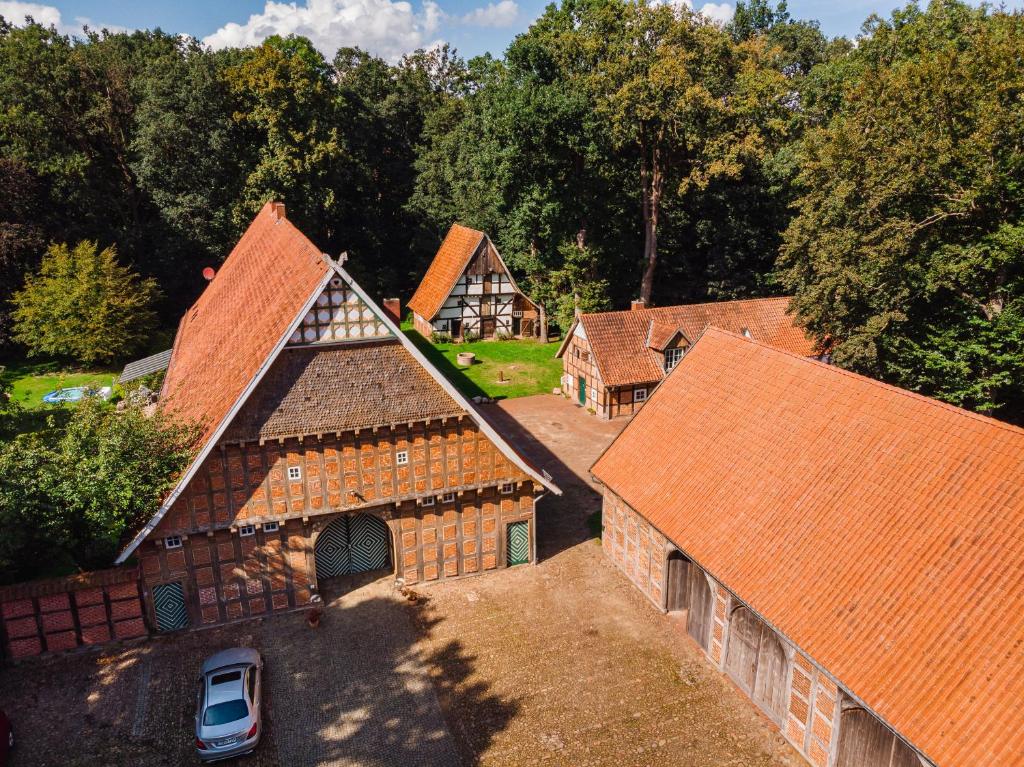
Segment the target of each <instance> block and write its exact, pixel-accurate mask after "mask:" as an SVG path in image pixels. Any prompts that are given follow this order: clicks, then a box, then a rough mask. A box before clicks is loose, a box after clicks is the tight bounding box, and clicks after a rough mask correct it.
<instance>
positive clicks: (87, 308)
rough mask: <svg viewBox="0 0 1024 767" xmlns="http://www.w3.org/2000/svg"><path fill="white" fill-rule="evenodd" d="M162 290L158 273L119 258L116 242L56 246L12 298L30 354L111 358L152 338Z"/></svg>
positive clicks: (87, 360) (92, 360) (17, 330)
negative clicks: (144, 273)
mask: <svg viewBox="0 0 1024 767" xmlns="http://www.w3.org/2000/svg"><path fill="white" fill-rule="evenodd" d="M159 295H160V294H159V290H158V288H157V285H156V282H155V281H154V280H153V279H152V278H147V279H142V278H140V277H139V276H138V275H137V274H136V273H135V272H133V271H132V270H131V269H129V268H128V267H126V266H122V265H121V264H119V263H118V261H117V253H116V251H115V249H114V247H113V246H111V247H108V248H104V249H103V250H100V249H99V247H98V245H97V244H96V243H95V242H88V241H83V242H80V243H78V244H77V245H76V246H75V247H74V248H69V247H68V246H67V245H51V246H50V248H49V249H48V250H47V252H46V255H44V256H43V261H42V264H41V265H40V268H39V271H38V272H37V273H35V274H30V275H28V277H27V278H26V280H25V286H24V287H23V288H22V289H21V290H20V291H18V292H17V293H16V294H15V295H14V298H13V299H12V302H13V304H14V312H13V317H14V338H15V340H17V341H18V342H20V343H22V344H24V345H25V346H26V347H27V348H28V350H29V354H30V355H50V356H55V357H61V358H64V359H70V360H75V361H77V362H81V363H84V364H86V365H92V364H96V363H110V362H113V361H115V360H118V359H123V358H124V357H126V356H127V355H128V354H131V353H132V352H135V351H137V350H138V349H140V348H141V347H142V346H143V345H144V344H145V343H146V342H147V341H148V340H149V335H150V332H151V331H152V330H153V328H154V326H155V324H156V315H155V314H154V312H153V309H152V307H153V304H154V302H155V301H156V300H157V298H158V297H159Z"/></svg>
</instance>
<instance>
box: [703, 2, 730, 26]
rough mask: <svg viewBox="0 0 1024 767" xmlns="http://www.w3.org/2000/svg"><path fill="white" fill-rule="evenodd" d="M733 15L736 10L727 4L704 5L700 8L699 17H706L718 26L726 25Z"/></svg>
mask: <svg viewBox="0 0 1024 767" xmlns="http://www.w3.org/2000/svg"><path fill="white" fill-rule="evenodd" d="M735 13H736V9H735V8H734V7H733V6H731V5H729V3H704V5H702V6H701V7H700V14H701V16H706V17H707V18H709V19H711V20H712V21H717V22H718V23H719V24H728V23H729V22H730V21H732V17H733V15H734V14H735Z"/></svg>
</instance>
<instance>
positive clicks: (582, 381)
mask: <svg viewBox="0 0 1024 767" xmlns="http://www.w3.org/2000/svg"><path fill="white" fill-rule="evenodd" d="M578 385H579V390H580V404H581V405H586V404H587V379H586V378H584V377H583V376H580V377H579V384H578Z"/></svg>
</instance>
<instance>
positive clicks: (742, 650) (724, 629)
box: [601, 487, 917, 767]
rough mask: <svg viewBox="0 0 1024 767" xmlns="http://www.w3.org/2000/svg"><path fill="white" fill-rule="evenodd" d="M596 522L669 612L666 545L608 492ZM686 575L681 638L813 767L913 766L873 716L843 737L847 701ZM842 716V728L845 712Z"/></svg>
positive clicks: (749, 617) (779, 639)
mask: <svg viewBox="0 0 1024 767" xmlns="http://www.w3.org/2000/svg"><path fill="white" fill-rule="evenodd" d="M602 524H603V531H602V536H601V543H602V546H603V548H604V551H605V553H606V554H607V556H608V558H609V559H610V560H611V561H612V562H613V563H614V564H615V565H616V566H617V567H618V568H619V569H620V570H622V572H623V573H625V575H626V576H627V577H628V578H629V580H630V581H632V582H633V584H634V585H635V586H636V587H637V588H638V589H639V590H640V591H641V593H643V594H644V595H645V596H646V597H647V598H648V599H649V600H650V601H651V602H652V603H653V604H654V605H655V606H656V607H657V608H658V609H660V610H666V609H668V607H669V605H668V601H667V600H668V598H669V557H670V555H673V552H675V551H676V549H675V547H674V546H673V544H672V542H671V541H669V540H668V539H667V538H666V537H665V536H664V535H662V534H661V533H660V532H659V531H658V530H657V529H655V528H654V527H653V526H652V525H651V524H650V523H649V522H648V521H647V520H646V519H645V518H644V517H642V516H641V515H640V514H638V513H637V512H636V511H635V510H634V509H632V508H630V506H629V505H628V504H626V503H625V502H624V501H623V500H622V499H621V498H619V497H618V496H617V495H615V493H614V492H612V491H611V490H610V489H609V488H607V487H605V488H604V490H603V518H602ZM685 554H686V552H685V550H684V551H682V555H684V559H685ZM685 572H686V575H685V578H686V581H687V588H686V593H685V598H683V597H679V598H673V601H674V602H676V604H675V605H673V606H674V607H678V606H679V605H680V604H684V606H685V609H686V610H687V613H686V620H687V633H688V634H689V635H690V636H691V637H693V639H694V641H695V642H696V643H697V644H698V645H700V647H701V648H702V649H703V650H704V652H705V653H706V654H707V656H708V658H709V660H710V661H711V662H712V663H713V664H714V666H715V667H716V668H718V669H719V670H720V671H722V672H724V673H726V674H727V675H728V676H729V677H730V678H731V679H732V680H734V681H735V683H736V685H737V687H738V688H739V689H741V690H742V691H743V692H745V693H746V694H747V696H748V697H750V698H751V700H752V702H754V703H755V704H756V705H757V706H759V707H760V708H761V709H762V710H763V711H764V712H765V713H766V714H767V715H768V717H769V718H770V719H772V721H774V722H775V723H776V724H777V725H778V726H779V727H780V729H781V731H782V733H783V735H784V736H785V738H786V739H787V740H788V741H789V742H790V743H791V744H792V745H793V746H794V747H795V748H797V750H799V751H800V752H801V753H802V754H803V755H804V756H805V757H806V758H807V759H808V760H809V761H810V763H811V764H812V765H813V766H814V767H852V765H856V766H857V767H917V764H916V763H915V762H914V761H913V760H916V759H917V756H916V752H915V751H914V749H913V748H911V747H910V746H909V745H907V744H906V743H905V742H904V741H903V740H901V739H900V738H899V737H898V736H896V735H893V733H892V732H891V731H890V730H888V729H886V728H885V726H884V725H883V724H881V722H879V720H878V719H877V718H876V717H875V716H874V715H873V714H871V712H868V711H863V709H859V710H861V711H862V712H863V717H860V716H858V717H853V718H851V719H850V720H849V721H854V720H856V721H857V725H856V726H857V728H858V731H857V732H854V733H850V732H847V733H845V734H844V733H843V730H842V727H841V726H840V702H841V701H842V700H844V696H845V698H849V697H850V696H848V695H847V694H846V693H845V692H844V691H843V690H842V689H840V688H838V687H837V686H836V684H835V682H834V681H833V679H832V678H831V677H830V676H829V675H828V674H827V673H826V672H825V670H824V669H821V668H819V667H818V666H817V665H816V664H815V663H814V662H813V661H812V660H811V659H810V657H808V656H807V655H806V654H805V653H803V652H801V650H800V649H799V648H797V647H794V646H793V645H791V644H790V643H789V642H788V640H786V639H785V637H783V636H781V635H779V634H778V633H777V632H775V631H774V630H773V629H772V628H771V626H769V625H768V624H767V623H766V622H765V621H764V620H763V619H762V618H761V617H760V616H759V615H757V614H756V613H755V612H754V611H753V610H751V609H750V608H749V607H748V606H747V605H746V604H744V603H743V602H742V595H736V594H732V593H731V592H730V591H729V590H728V589H726V588H725V587H724V586H723V585H722V584H720V583H718V582H717V581H716V580H715V579H714V578H713V577H711V576H710V575H709V574H708V573H706V572H704V571H703V570H702V569H701V568H700V567H699V566H698V565H697V564H696V563H693V562H687V564H686V570H685ZM678 588H679V587H678V585H677V586H675V587H674V588H673V593H675V592H676V591H677V590H678ZM842 716H843V717H844V719H843V722H844V726H846V724H845V722H846V721H847V719H846V718H847V717H850V714H849V713H848V712H846V711H844V713H843V715H842ZM879 728H881V729H880V730H879ZM886 734H887V735H886ZM886 737H887V738H888V740H886ZM881 741H885V742H884V743H882V745H881V746H879V745H878V743H879V742H881ZM840 744H842V746H841V747H842V749H843V754H842V757H841V759H840V757H839V754H838V748H839V746H840ZM886 744H887V745H886ZM887 749H888V750H887ZM879 755H882V756H879ZM883 757H884V758H883Z"/></svg>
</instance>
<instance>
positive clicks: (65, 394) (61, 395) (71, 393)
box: [43, 386, 86, 405]
mask: <svg viewBox="0 0 1024 767" xmlns="http://www.w3.org/2000/svg"><path fill="white" fill-rule="evenodd" d="M85 391H86V389H85V387H84V386H73V387H71V388H70V389H56V390H55V391H52V392H50V393H49V394H44V395H43V402H46V403H49V404H51V405H52V404H53V403H55V402H78V400H80V399H82V397H84V396H85Z"/></svg>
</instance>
